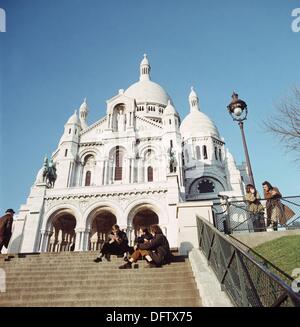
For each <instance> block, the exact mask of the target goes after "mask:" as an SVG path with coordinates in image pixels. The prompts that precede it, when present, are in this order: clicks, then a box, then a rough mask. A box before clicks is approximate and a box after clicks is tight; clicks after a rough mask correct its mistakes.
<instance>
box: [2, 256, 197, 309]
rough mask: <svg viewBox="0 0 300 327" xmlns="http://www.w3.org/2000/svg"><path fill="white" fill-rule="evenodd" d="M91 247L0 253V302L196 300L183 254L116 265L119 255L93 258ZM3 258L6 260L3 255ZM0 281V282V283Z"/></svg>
mask: <svg viewBox="0 0 300 327" xmlns="http://www.w3.org/2000/svg"><path fill="white" fill-rule="evenodd" d="M96 255H97V253H95V252H60V253H41V254H28V255H24V254H23V255H11V256H7V255H0V268H2V269H4V271H5V273H6V292H5V293H1V289H0V307H1V306H2V307H3V306H39V307H41V306H43V307H44V306H50V307H53V306H98V307H121V306H124V307H151V306H156V307H164V306H170V307H178V306H183V307H198V306H201V299H200V297H199V292H198V290H197V287H196V283H195V279H194V276H193V271H192V269H191V266H190V263H189V261H188V259H187V258H184V257H181V256H178V255H176V256H175V260H174V261H175V262H172V263H171V264H169V265H166V266H164V267H162V268H152V269H146V268H145V267H146V266H147V264H146V262H145V261H139V262H138V265H139V268H138V269H131V270H120V269H118V266H120V265H121V264H123V263H124V261H123V259H122V258H117V257H116V256H112V258H111V262H107V261H106V260H105V259H104V260H103V262H101V263H95V262H93V259H94V258H95V257H96ZM7 258H9V260H8V259H7ZM0 286H1V285H0Z"/></svg>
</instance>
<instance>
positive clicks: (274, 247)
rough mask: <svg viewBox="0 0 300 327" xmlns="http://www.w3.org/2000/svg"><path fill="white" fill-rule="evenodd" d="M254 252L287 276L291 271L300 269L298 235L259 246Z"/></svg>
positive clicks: (299, 242) (299, 238) (299, 237)
mask: <svg viewBox="0 0 300 327" xmlns="http://www.w3.org/2000/svg"><path fill="white" fill-rule="evenodd" d="M254 250H256V251H257V252H258V253H259V254H261V255H262V256H264V257H265V258H266V259H268V260H269V261H271V262H272V263H273V264H275V265H276V266H278V267H279V268H281V269H282V270H283V271H285V272H286V273H288V274H289V275H291V274H292V271H293V269H295V268H300V235H293V236H283V237H280V238H278V239H276V240H273V241H270V242H266V243H264V244H261V245H259V246H257V247H255V248H254Z"/></svg>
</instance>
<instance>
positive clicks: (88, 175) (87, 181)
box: [84, 170, 92, 186]
mask: <svg viewBox="0 0 300 327" xmlns="http://www.w3.org/2000/svg"><path fill="white" fill-rule="evenodd" d="M91 176H92V174H91V172H90V171H89V170H88V171H87V172H86V174H85V183H84V185H85V186H90V185H91Z"/></svg>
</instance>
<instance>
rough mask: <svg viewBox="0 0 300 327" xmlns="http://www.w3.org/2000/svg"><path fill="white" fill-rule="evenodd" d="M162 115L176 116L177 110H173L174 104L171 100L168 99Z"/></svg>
mask: <svg viewBox="0 0 300 327" xmlns="http://www.w3.org/2000/svg"><path fill="white" fill-rule="evenodd" d="M163 115H164V116H166V115H177V116H178V113H177V111H176V110H175V108H174V106H173V105H172V104H171V101H170V100H168V104H167V106H166V108H165V110H164V114H163Z"/></svg>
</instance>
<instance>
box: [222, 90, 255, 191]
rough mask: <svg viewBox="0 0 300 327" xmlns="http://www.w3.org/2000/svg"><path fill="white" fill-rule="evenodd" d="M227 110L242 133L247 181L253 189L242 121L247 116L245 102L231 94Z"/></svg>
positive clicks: (236, 95)
mask: <svg viewBox="0 0 300 327" xmlns="http://www.w3.org/2000/svg"><path fill="white" fill-rule="evenodd" d="M227 109H228V111H229V114H230V115H231V117H232V119H233V120H234V121H237V122H238V124H239V126H240V129H241V133H242V140H243V146H244V151H245V157H246V164H247V168H248V174H249V179H250V183H251V184H252V185H253V186H254V187H255V183H254V178H253V173H252V168H251V163H250V158H249V153H248V147H247V143H246V138H245V133H244V120H246V119H247V114H248V109H247V104H246V102H245V101H243V100H241V99H239V96H238V94H236V93H235V92H233V94H232V101H231V103H230V104H229V105H228V106H227Z"/></svg>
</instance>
